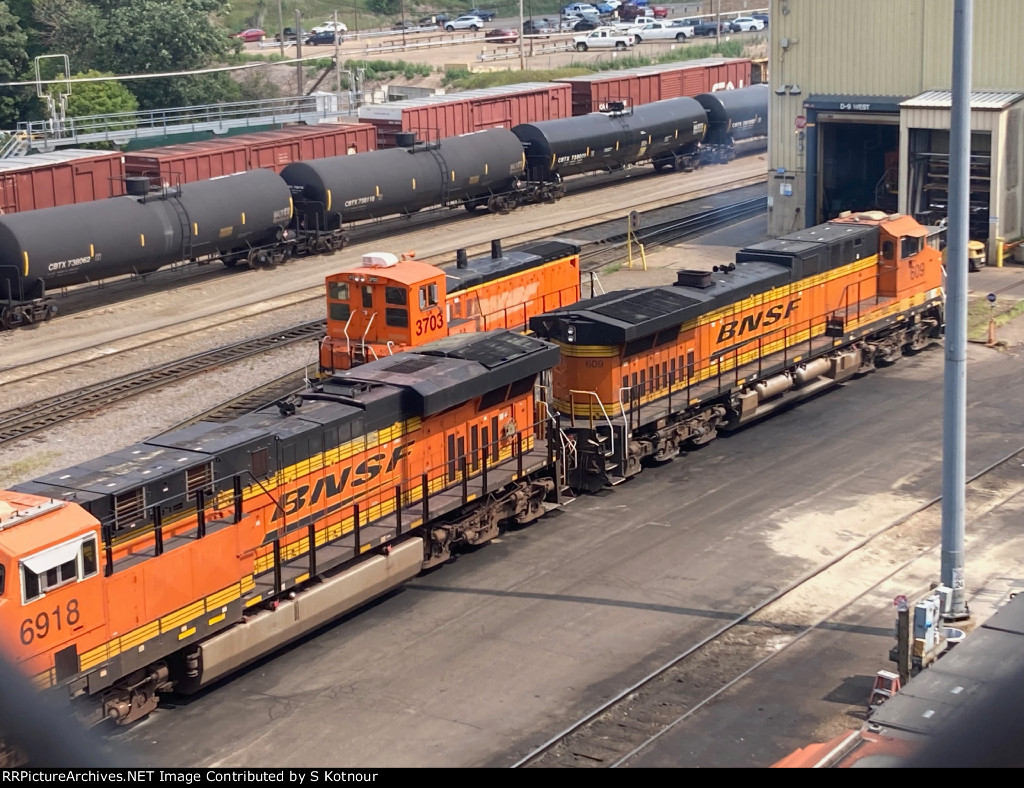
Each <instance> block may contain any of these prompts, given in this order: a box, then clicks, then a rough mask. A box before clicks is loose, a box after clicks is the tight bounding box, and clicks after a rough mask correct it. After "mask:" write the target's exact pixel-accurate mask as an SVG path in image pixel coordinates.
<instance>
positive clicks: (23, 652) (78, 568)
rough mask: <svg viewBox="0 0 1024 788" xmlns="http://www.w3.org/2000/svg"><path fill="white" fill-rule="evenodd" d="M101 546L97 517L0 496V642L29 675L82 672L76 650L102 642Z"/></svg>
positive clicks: (68, 506) (55, 679) (56, 678)
mask: <svg viewBox="0 0 1024 788" xmlns="http://www.w3.org/2000/svg"><path fill="white" fill-rule="evenodd" d="M99 544H100V541H99V524H98V522H97V521H96V519H95V518H93V517H92V516H91V515H90V514H89V513H88V512H87V511H85V510H84V509H83V508H82V507H80V506H78V505H77V504H74V503H71V502H68V501H59V500H54V499H51V498H46V497H42V496H37V495H30V494H27V493H13V492H8V493H4V497H3V499H0V645H2V646H3V648H4V651H5V652H6V653H7V654H8V655H10V657H11V659H12V661H13V662H14V663H15V664H17V665H18V666H19V667H20V668H21V669H22V670H23V671H24V672H25V673H26V674H27V675H30V676H36V675H39V674H40V673H44V674H45V673H47V672H50V680H51V683H54V684H60V683H63V682H66V681H68V680H69V679H71V678H72V677H74V676H75V675H76V674H77V673H78V672H79V671H80V669H81V667H80V659H81V652H80V651H79V649H80V648H82V647H83V646H85V647H89V646H90V645H96V644H98V643H100V642H102V636H103V635H104V634H105V627H106V621H105V615H104V598H103V588H102V575H101V569H102V567H101V562H100V554H99ZM71 689H72V694H75V688H74V687H72V688H71ZM79 689H81V688H79Z"/></svg>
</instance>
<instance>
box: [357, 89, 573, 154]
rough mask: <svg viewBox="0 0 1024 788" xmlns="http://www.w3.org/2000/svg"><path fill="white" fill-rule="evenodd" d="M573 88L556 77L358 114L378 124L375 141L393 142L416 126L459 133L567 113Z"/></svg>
mask: <svg viewBox="0 0 1024 788" xmlns="http://www.w3.org/2000/svg"><path fill="white" fill-rule="evenodd" d="M571 111H572V88H571V87H569V86H568V85H563V84H561V83H558V82H524V83H521V84H518V85H504V86H502V87H497V88H485V89H481V90H470V91H465V92H460V93H448V94H444V95H438V96H425V97H423V98H416V99H406V100H404V101H392V102H389V103H387V104H371V105H367V106H364V107H360V109H359V119H360V120H362V121H366V122H369V123H372V124H374V125H375V126H376V127H377V147H378V148H392V147H395V145H396V142H395V135H396V134H398V133H402V132H413V133H415V134H416V137H417V139H420V140H439V139H444V138H445V137H456V136H458V135H459V134H467V133H469V132H471V131H484V130H486V129H495V128H506V129H510V128H512V127H513V126H517V125H519V124H520V123H536V122H538V121H542V120H555V119H558V118H565V117H569V113H570V112H571Z"/></svg>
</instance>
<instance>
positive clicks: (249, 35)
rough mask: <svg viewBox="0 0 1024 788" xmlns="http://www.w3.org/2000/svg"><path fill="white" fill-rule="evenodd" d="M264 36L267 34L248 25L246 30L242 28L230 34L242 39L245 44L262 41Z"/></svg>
mask: <svg viewBox="0 0 1024 788" xmlns="http://www.w3.org/2000/svg"><path fill="white" fill-rule="evenodd" d="M266 37H267V34H266V33H264V32H263V31H262V30H260V29H259V28H258V27H250V28H249V29H248V30H242V31H240V32H238V33H235V34H234V35H233V36H232V38H240V39H242V41H244V42H245V43H247V44H251V43H253V42H254V41H262V40H263V39H264V38H266Z"/></svg>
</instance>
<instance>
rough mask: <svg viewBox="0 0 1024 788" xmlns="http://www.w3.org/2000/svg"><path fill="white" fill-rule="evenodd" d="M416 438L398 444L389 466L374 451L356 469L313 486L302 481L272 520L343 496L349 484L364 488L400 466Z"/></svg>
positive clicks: (393, 451) (349, 468)
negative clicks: (383, 473) (381, 474)
mask: <svg viewBox="0 0 1024 788" xmlns="http://www.w3.org/2000/svg"><path fill="white" fill-rule="evenodd" d="M412 444H413V441H409V443H406V444H405V445H404V446H396V447H395V448H394V449H393V450H392V452H391V459H390V460H389V461H388V464H387V467H386V468H385V467H383V466H382V464H381V463H382V461H383V460H386V459H387V455H386V454H374V455H371V456H369V457H367V458H366V459H365V460H363V461H362V462H361V463H359V464H358V465H357V466H356V467H355V470H354V471H353V470H352V466H348V467H346V468H342V469H341V470H340V471H339V472H337V473H333V474H331V475H329V476H325V477H323V478H322V479H317V480H316V484H314V485H313V486H312V487H310V485H308V484H303V485H301V486H300V487H297V488H296V489H294V490H289V491H288V492H286V493H285V494H284V495H282V496H281V498H280V501H279V503H280V506H278V507H277V509H276V510H275V512H274V516H273V518H272V519H273V520H279V519H280V518H282V517H285V516H287V515H290V514H295V513H296V512H298V511H300V510H302V509H305V508H306V507H307V506H314V505H315V504H317V503H319V502H320V501H327V500H330V499H331V498H334V497H335V496H336V495H341V494H342V493H343V492H345V490H346V489H348V488H349V487H362V486H363V485H364V484H366V483H367V482H369V481H371V480H373V479H375V478H377V477H378V476H380V472H381V471H382V470H383V471H384V472H385V473H390V472H391V471H393V470H394V469H395V466H396V465H398V461H399V460H400V459H402V458H403V457H405V456H407V455H408V453H409V447H410V446H412Z"/></svg>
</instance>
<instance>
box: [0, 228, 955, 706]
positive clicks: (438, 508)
mask: <svg viewBox="0 0 1024 788" xmlns="http://www.w3.org/2000/svg"><path fill="white" fill-rule="evenodd" d="M934 244H935V239H934V237H930V234H929V231H928V230H927V229H926V228H924V227H922V226H920V225H919V224H917V223H916V222H915V221H913V220H912V219H910V218H908V217H905V216H884V215H880V214H879V215H876V214H860V215H856V216H847V217H844V218H841V219H838V220H836V221H834V222H829V223H828V224H824V225H821V226H818V227H814V228H810V229H807V230H804V231H801V232H799V233H794V234H793V235H790V236H786V237H784V238H781V239H778V240H774V241H768V242H766V243H763V244H759V245H757V246H754V247H751V248H749V249H744V250H742V251H740V252H739V253H738V254H737V257H736V262H735V264H730V265H727V266H724V267H720V268H719V269H718V270H717V271H714V272H693V271H684V272H680V275H679V281H678V282H677V283H676V285H674V286H669V287H653V288H644V289H641V290H631V291H625V292H622V293H611V294H608V295H605V296H601V297H598V298H593V299H590V300H587V301H581V302H579V303H578V304H576V305H574V306H571V307H566V308H563V309H556V310H554V311H549V312H547V313H545V314H543V315H540V316H537V317H534V318H533V319H532V320H531V324H532V326H533V328H534V330H535V331H536V332H537V334H538V335H539V336H536V337H533V336H525V335H522V334H518V333H514V332H511V331H507V330H499V331H491V332H486V333H471V334H455V335H452V336H448V337H446V338H443V339H440V340H437V341H435V342H432V343H429V344H427V345H424V346H422V347H419V348H413V349H409V350H408V351H407V352H404V353H401V354H398V355H394V356H390V357H387V358H384V359H381V360H378V361H371V362H370V363H367V364H364V365H362V366H358V367H356V368H354V369H351V370H348V371H344V372H339V373H337V374H335V375H334V376H332V377H330V378H328V379H326V380H324V381H323V382H321V383H319V384H317V386H316V387H315V388H314V389H313V390H310V391H308V392H306V393H305V394H304V395H303V396H302V398H301V399H302V401H301V404H300V405H299V406H298V407H281V408H280V412H279V411H278V408H272V409H270V410H264V411H261V412H258V413H255V414H252V415H249V416H244V417H241V418H239V419H236V420H234V421H232V422H229V423H226V424H213V423H200V424H197V425H193V426H190V427H186V428H183V429H181V430H178V431H173V432H171V433H168V434H166V435H163V436H161V437H159V438H154V439H152V440H149V441H146V442H144V443H140V444H137V445H134V446H130V447H128V448H126V449H121V450H119V451H116V452H114V453H112V454H109V455H107V456H104V457H100V458H98V459H96V460H93V461H91V462H88V463H84V464H82V465H79V466H76V467H74V468H69V469H66V470H63V471H60V472H57V473H52V474H49V475H47V476H44V477H42V478H39V479H36V480H34V481H31V482H27V483H25V484H21V485H18V486H17V487H16V488H15V489H14V490H12V491H10V492H6V493H2V494H0V642H2V645H3V648H4V649H5V651H6V653H7V654H9V655H11V656H12V657H13V658H14V660H15V661H16V662H17V663H18V664H19V665H20V667H21V669H22V670H23V671H24V672H25V673H27V674H28V675H30V676H31V677H32V678H33V679H34V680H35V682H36V684H37V685H39V686H40V687H49V688H53V689H54V690H55V691H59V692H60V693H62V694H63V695H64V696H66V697H67V698H68V699H69V700H70V701H72V703H73V705H74V708H75V710H76V711H78V712H79V713H80V714H81V716H83V717H85V718H86V719H89V720H91V721H94V722H96V721H100V720H103V719H110V720H114V721H116V722H118V723H126V722H130V721H132V720H136V719H138V718H140V717H141V716H143V715H145V714H146V713H148V712H149V711H151V710H152V709H153V708H155V706H156V704H157V701H158V695H159V693H160V692H162V691H167V690H172V689H173V690H176V691H179V692H192V691H195V690H196V689H198V688H200V687H203V686H205V685H207V684H209V683H210V682H211V681H214V680H215V679H218V678H220V677H222V676H225V675H228V674H230V673H231V672H232V671H234V670H236V669H238V668H239V667H241V666H242V665H245V664H247V663H249V662H251V661H253V660H254V659H257V658H258V657H260V656H262V655H264V654H266V653H267V652H269V651H272V650H273V649H275V648H277V647H279V646H281V645H283V644H285V643H287V642H289V641H291V640H293V639H295V638H296V637H299V636H300V635H302V634H303V633H305V632H308V631H310V630H312V629H313V628H315V627H317V626H320V625H322V624H323V623H325V622H327V621H329V620H331V619H332V618H334V617H337V616H339V615H342V614H343V613H345V612H347V611H349V610H352V609H354V608H356V607H358V606H360V605H362V604H364V603H366V602H367V601H369V600H371V599H373V598H374V597H377V596H379V595H380V594H383V593H385V592H387V591H389V590H391V589H393V588H395V587H397V586H399V585H401V584H402V583H404V582H405V581H407V580H409V579H410V578H412V577H414V576H415V575H416V574H417V573H418V572H419V571H421V570H422V569H423V568H425V567H430V566H434V565H436V564H438V563H440V562H443V561H445V560H447V559H448V557H449V556H450V555H451V554H452V552H453V551H454V550H455V549H457V548H458V547H459V546H461V545H478V544H483V543H485V542H487V541H488V540H490V539H492V538H494V537H495V536H496V535H497V534H498V533H499V529H500V528H501V527H502V526H503V525H506V524H525V523H529V522H531V521H533V520H534V519H536V518H538V517H540V516H541V515H542V514H543V513H544V512H545V511H546V510H547V509H549V508H551V507H556V506H558V505H559V504H560V503H561V500H562V499H561V496H562V494H563V493H564V492H565V491H566V490H567V489H575V490H577V491H586V490H596V489H598V488H601V487H603V486H605V485H608V484H614V483H616V482H619V481H622V480H624V479H626V478H628V477H630V476H632V475H634V474H636V473H637V472H639V471H640V469H641V468H642V467H643V462H644V460H645V459H648V458H651V459H658V460H663V459H669V458H672V457H674V456H676V454H677V452H678V450H679V449H680V447H682V446H684V445H695V444H701V443H704V442H706V441H708V440H710V439H711V438H713V437H714V436H715V434H716V431H717V430H719V429H721V428H723V427H730V426H736V425H741V424H745V423H748V422H750V421H752V420H754V419H756V418H758V417H760V416H763V415H766V414H767V413H770V412H771V411H772V410H773V409H775V408H777V407H778V406H779V405H780V404H782V403H786V402H790V401H793V400H794V399H796V398H799V397H802V396H806V395H808V394H809V393H811V392H815V391H820V390H821V389H822V388H825V387H827V386H831V385H834V384H836V383H838V382H840V381H843V380H847V379H849V378H850V377H852V376H853V375H855V374H856V373H857V372H861V371H867V370H870V369H873V368H874V366H875V365H876V364H877V363H878V362H880V361H892V360H895V359H896V358H898V357H899V356H900V354H901V353H903V352H904V351H906V350H913V349H917V348H921V347H923V346H924V345H925V344H927V343H928V342H930V341H932V340H933V339H935V338H937V337H939V336H940V335H941V332H942V326H943V313H942V270H941V259H940V254H939V251H938V249H937V248H936V247H935V245H934ZM548 340H550V341H548ZM549 380H550V382H551V385H550V386H549V385H547V383H548V382H549Z"/></svg>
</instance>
